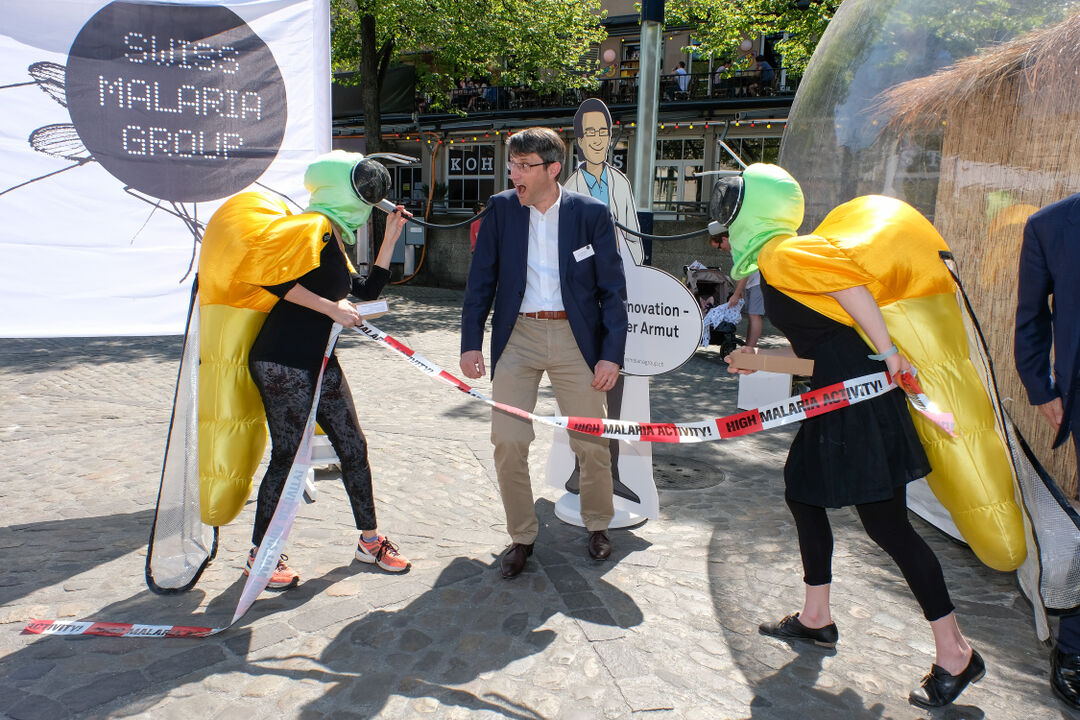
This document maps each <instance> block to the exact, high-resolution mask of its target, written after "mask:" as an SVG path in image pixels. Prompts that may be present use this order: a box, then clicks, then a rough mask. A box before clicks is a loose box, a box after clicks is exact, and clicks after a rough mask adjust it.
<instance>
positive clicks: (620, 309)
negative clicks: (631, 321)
mask: <svg viewBox="0 0 1080 720" xmlns="http://www.w3.org/2000/svg"><path fill="white" fill-rule="evenodd" d="M597 210H598V212H593V213H592V246H593V250H594V251H595V252H596V263H595V266H596V299H597V301H598V302H599V304H600V321H601V323H602V325H603V327H602V328H601V330H600V332H601V335H600V356H599V358H598V359H599V360H608V361H610V362H613V363H615V364H616V365H618V366H620V367H622V364H623V354H624V352H625V350H626V275H625V274H624V273H623V264H622V258H621V257H620V256H619V250H618V246H617V245H616V242H615V225H614V223H612V221H611V213H610V212H607V211H606V210H604V209H603V208H600V207H598V208H597Z"/></svg>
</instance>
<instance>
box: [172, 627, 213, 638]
mask: <svg viewBox="0 0 1080 720" xmlns="http://www.w3.org/2000/svg"><path fill="white" fill-rule="evenodd" d="M215 632H217V630H215V629H214V628H208V627H191V626H188V625H173V626H172V627H171V628H169V632H167V633H165V637H171V638H182V637H208V636H210V635H213V634H214V633H215Z"/></svg>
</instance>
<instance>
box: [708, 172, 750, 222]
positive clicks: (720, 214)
mask: <svg viewBox="0 0 1080 720" xmlns="http://www.w3.org/2000/svg"><path fill="white" fill-rule="evenodd" d="M742 200H743V179H742V177H740V176H738V175H735V176H732V177H725V178H721V179H719V180H717V181H716V184H715V185H713V191H712V200H710V202H709V217H710V218H711V219H712V220H715V221H717V222H719V223H720V224H721V225H723V226H724V227H731V223H733V222H735V216H736V215H738V214H739V209H740V208H741V207H742Z"/></svg>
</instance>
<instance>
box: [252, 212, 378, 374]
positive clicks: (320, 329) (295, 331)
mask: <svg viewBox="0 0 1080 720" xmlns="http://www.w3.org/2000/svg"><path fill="white" fill-rule="evenodd" d="M323 242H325V243H326V245H325V247H323V249H322V252H321V253H320V254H319V267H317V268H315V269H314V270H312V271H310V272H308V273H307V274H305V275H302V276H301V277H299V278H296V279H295V280H290V281H289V282H286V283H282V284H281V285H273V286H270V287H267V288H266V289H267V290H269V291H270V292H272V293H273V294H274V295H277V296H278V297H279V298H284V297H285V295H286V294H287V293H288V292H289V291H290V290H292V288H293V286H294V285H297V284H299V285H302V286H303V287H305V288H307V289H308V290H310V291H311V292H313V293H315V294H316V295H320V296H322V297H324V298H326V299H328V300H333V301H334V302H337V301H338V300H342V299H344V298H345V297H347V296H348V295H353V296H354V297H356V298H358V299H360V300H374V299H376V298H377V297H379V294H380V293H381V292H382V289H383V287H385V286H386V283H387V281H388V280H389V279H390V271H389V270H387V269H386V268H383V267H379V266H378V265H374V266H372V268H371V274H370V275H368V276H367V277H366V278H363V277H361V276H359V275H356V274H352V273H350V272H349V266H348V264H347V263H346V262H345V256H344V255H342V253H341V248H340V247H339V246H338V243H337V241H335V240H334V238H333V236H332V235H330V234H329V233H328V234H327V235H326V236H324V237H323ZM333 323H334V321H333V320H331V319H330V318H329V317H328V316H327V315H323V314H322V313H321V312H317V311H315V310H311V309H310V308H306V307H304V306H303V305H297V304H296V303H294V302H289V301H288V300H281V301H279V302H278V303H277V304H275V305H274V307H273V308H271V310H270V313H269V314H268V315H267V317H266V322H264V323H263V326H262V329H261V330H260V331H259V335H258V337H256V338H255V343H254V344H253V345H252V346H251V359H252V360H253V361H266V362H274V363H278V364H280V365H286V366H288V367H294V368H301V369H306V370H311V371H313V372H318V370H319V366H320V365H321V364H322V356H323V352H325V351H326V341H327V340H328V339H329V337H330V327H331V326H332V325H333ZM332 359H333V358H332Z"/></svg>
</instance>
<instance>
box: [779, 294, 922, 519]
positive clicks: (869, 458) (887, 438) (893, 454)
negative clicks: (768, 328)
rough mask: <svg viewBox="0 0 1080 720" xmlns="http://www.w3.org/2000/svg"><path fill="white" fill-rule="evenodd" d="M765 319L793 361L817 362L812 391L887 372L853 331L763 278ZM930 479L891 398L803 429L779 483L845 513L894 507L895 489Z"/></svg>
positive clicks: (793, 495) (794, 496) (896, 399)
mask: <svg viewBox="0 0 1080 720" xmlns="http://www.w3.org/2000/svg"><path fill="white" fill-rule="evenodd" d="M761 289H762V293H763V295H764V299H765V314H766V315H767V316H768V318H769V321H770V322H772V324H773V325H774V326H775V327H776V328H777V329H779V330H780V331H781V332H783V333H784V335H786V336H787V339H788V340H789V341H790V342H791V347H792V349H793V350H794V351H795V354H796V355H798V356H799V357H802V358H808V359H811V360H813V361H814V375H813V378H812V380H811V386H812V389H817V388H821V387H825V386H827V385H832V384H834V383H838V382H842V381H844V380H850V379H851V378H854V377H859V376H860V375H869V374H871V373H877V372H887V368H886V366H885V363H884V362H883V361H880V360H871V359H870V358H869V357H867V355H868V354H869V353H870V352H871V351H870V349H869V347H868V346H867V344H866V343H865V342H864V341H863V339H862V338H860V337H859V334H858V333H857V332H856V331H855V330H854V328H851V327H848V326H847V325H843V324H841V323H839V322H836V321H835V320H833V319H831V318H828V317H826V316H825V315H822V314H821V313H819V312H817V311H816V310H812V309H811V308H809V307H807V306H805V305H803V304H802V303H800V302H798V301H796V300H793V299H792V298H790V297H789V296H787V295H785V294H784V293H782V292H780V291H779V290H776V289H774V288H772V287H769V285H768V283H766V281H765V279H764V278H762V281H761ZM929 472H930V461H929V460H928V459H927V457H926V452H925V451H924V450H923V447H922V444H921V443H920V442H919V436H918V435H917V434H916V432H915V425H914V424H913V423H912V421H911V415H909V413H908V408H907V399H906V398H905V397H904V393H903V392H901V391H900V390H892V391H890V392H887V393H885V394H884V395H881V396H879V397H876V398H873V399H871V400H864V401H863V402H860V403H856V404H854V405H850V406H848V407H845V408H842V409H840V410H834V411H832V412H828V413H825V414H823V415H818V416H816V417H812V418H808V419H807V420H805V421H803V423H802V427H800V428H799V432H798V433H797V434H796V435H795V440H794V441H793V442H792V443H791V449H790V450H789V451H788V458H787V463H786V464H785V465H784V483H785V489H786V495H787V497H788V498H789V499H791V500H795V501H796V502H801V503H804V504H806V505H816V506H819V507H833V508H836V507H844V506H846V505H861V504H863V503H871V502H879V501H882V500H889V499H892V497H893V496H894V493H895V490H896V488H898V487H901V486H903V485H906V484H907V483H909V482H911V481H912V480H917V479H918V478H921V477H924V476H925V475H927V474H929Z"/></svg>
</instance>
